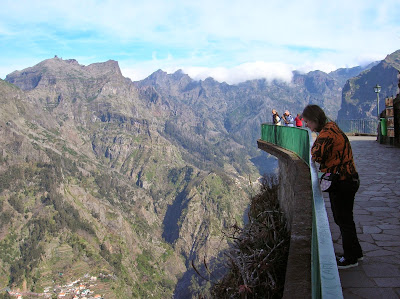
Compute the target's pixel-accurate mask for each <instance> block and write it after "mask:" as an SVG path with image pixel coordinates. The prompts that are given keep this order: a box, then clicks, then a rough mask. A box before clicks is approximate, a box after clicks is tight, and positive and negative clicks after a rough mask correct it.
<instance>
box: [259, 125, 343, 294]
mask: <svg viewBox="0 0 400 299" xmlns="http://www.w3.org/2000/svg"><path fill="white" fill-rule="evenodd" d="M261 139H262V140H264V141H266V142H269V143H272V144H274V145H277V146H280V147H282V148H285V149H287V150H290V151H292V152H294V153H295V154H297V155H298V156H299V157H300V158H301V159H302V160H303V161H304V162H305V163H307V164H308V165H309V166H310V174H311V183H312V194H313V227H312V241H311V243H312V244H311V245H312V246H311V264H312V265H311V271H312V273H311V278H312V298H324V299H325V298H335V299H337V298H338V299H340V298H343V292H342V286H341V283H340V278H339V271H338V268H337V263H336V257H335V252H334V249H333V243H332V235H331V231H330V228H329V221H328V215H327V214H326V209H325V202H324V198H323V196H322V192H321V188H320V186H319V179H318V171H317V168H316V165H315V163H314V162H313V161H312V160H311V155H310V148H311V146H312V143H313V138H312V136H311V132H310V131H309V130H306V129H301V128H293V127H285V126H275V125H269V124H262V125H261Z"/></svg>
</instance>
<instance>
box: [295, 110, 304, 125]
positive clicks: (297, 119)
mask: <svg viewBox="0 0 400 299" xmlns="http://www.w3.org/2000/svg"><path fill="white" fill-rule="evenodd" d="M294 121H295V123H296V127H298V128H300V127H302V126H303V118H302V117H301V115H300V113H297V116H296V118H295V119H294Z"/></svg>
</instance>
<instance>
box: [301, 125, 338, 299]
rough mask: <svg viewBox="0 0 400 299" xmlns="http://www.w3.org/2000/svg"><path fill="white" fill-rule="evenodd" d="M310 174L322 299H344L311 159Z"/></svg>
mask: <svg viewBox="0 0 400 299" xmlns="http://www.w3.org/2000/svg"><path fill="white" fill-rule="evenodd" d="M308 133H309V140H310V148H311V147H312V144H313V138H312V136H311V131H309V130H308ZM310 173H311V184H312V192H313V208H314V221H315V232H313V234H315V236H316V238H317V244H318V259H319V262H318V264H319V273H320V281H321V298H338V299H340V298H343V292H342V285H341V283H340V277H339V271H338V268H337V262H336V257H335V251H334V248H333V242H332V235H331V231H330V228H329V220H328V215H327V214H326V208H325V201H324V197H323V195H322V192H321V188H320V185H319V178H318V170H317V167H316V165H315V162H314V161H312V159H311V152H310Z"/></svg>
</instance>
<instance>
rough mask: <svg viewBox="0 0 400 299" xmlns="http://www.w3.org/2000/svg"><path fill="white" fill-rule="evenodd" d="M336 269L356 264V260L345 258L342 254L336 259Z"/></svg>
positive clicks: (351, 266)
mask: <svg viewBox="0 0 400 299" xmlns="http://www.w3.org/2000/svg"><path fill="white" fill-rule="evenodd" d="M337 266H338V269H348V268H353V267H357V266H358V262H357V260H356V261H350V260H346V259H345V258H344V256H342V257H341V258H340V259H339V260H337Z"/></svg>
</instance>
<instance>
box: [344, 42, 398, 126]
mask: <svg viewBox="0 0 400 299" xmlns="http://www.w3.org/2000/svg"><path fill="white" fill-rule="evenodd" d="M399 70H400V50H398V51H396V52H394V53H392V54H390V55H388V56H387V57H386V58H385V59H384V60H383V61H381V62H380V63H378V64H377V65H375V66H373V67H372V68H371V69H369V70H365V71H363V72H362V73H361V74H359V75H358V76H356V77H354V78H351V79H349V80H348V81H347V82H346V85H345V86H344V88H343V94H342V105H341V108H340V110H339V112H338V118H339V119H365V118H367V119H368V118H369V119H376V117H377V95H376V93H375V92H374V86H375V85H376V84H379V85H380V86H381V87H382V89H381V92H380V94H379V108H380V112H382V110H384V107H385V98H386V97H390V96H393V95H396V94H397V92H398V88H397V82H398V72H399Z"/></svg>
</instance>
